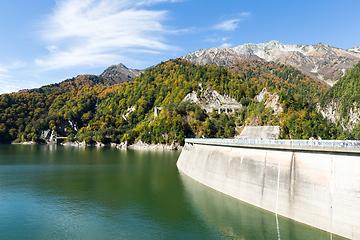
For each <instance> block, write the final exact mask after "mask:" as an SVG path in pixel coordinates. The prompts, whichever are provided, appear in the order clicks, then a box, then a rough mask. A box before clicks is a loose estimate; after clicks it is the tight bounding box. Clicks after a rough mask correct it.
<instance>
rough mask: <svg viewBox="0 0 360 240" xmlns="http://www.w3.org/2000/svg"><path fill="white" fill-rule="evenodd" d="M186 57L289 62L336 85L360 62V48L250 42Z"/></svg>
mask: <svg viewBox="0 0 360 240" xmlns="http://www.w3.org/2000/svg"><path fill="white" fill-rule="evenodd" d="M183 58H184V59H187V60H190V61H192V62H194V63H197V64H210V63H215V64H219V65H223V66H229V65H232V64H233V63H235V62H237V61H239V60H240V59H263V60H266V61H274V62H280V63H283V64H289V65H291V66H293V67H295V68H297V69H299V70H300V71H302V72H303V73H304V74H307V75H308V76H310V77H312V78H314V79H317V80H319V81H321V82H327V83H328V84H330V85H332V84H334V83H335V82H336V81H337V80H338V79H339V78H341V77H342V76H344V75H345V72H346V70H347V69H349V68H352V67H353V66H354V64H356V63H357V62H359V61H360V47H355V48H351V49H348V50H344V49H340V48H335V47H332V46H330V45H326V44H324V43H318V44H314V45H300V44H283V43H281V42H279V41H270V42H269V43H259V44H254V43H247V44H244V45H239V46H237V47H234V48H211V49H208V50H206V49H202V50H199V51H196V52H192V53H188V54H186V55H185V56H184V57H183Z"/></svg>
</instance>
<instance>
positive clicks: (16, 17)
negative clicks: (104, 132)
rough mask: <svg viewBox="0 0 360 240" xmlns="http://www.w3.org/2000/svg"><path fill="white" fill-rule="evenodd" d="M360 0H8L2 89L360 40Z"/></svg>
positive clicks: (0, 36) (2, 29)
mask: <svg viewBox="0 0 360 240" xmlns="http://www.w3.org/2000/svg"><path fill="white" fill-rule="evenodd" d="M359 9H360V1H359V0H343V1H338V0H336V1H335V0H312V1H308V0H302V1H283V0H278V1H277V0H273V1H269V0H267V1H265V0H263V1H260V0H251V1H249V0H246V1H243V0H221V1H212V0H31V1H29V0H11V1H0V94H3V93H11V92H15V91H18V90H21V89H30V88H37V87H41V86H43V85H47V84H52V83H58V82H61V81H63V80H65V79H68V78H72V77H76V76H78V75H81V74H95V75H99V74H101V73H102V72H103V71H104V70H105V69H106V68H107V67H109V66H111V65H114V64H119V63H123V64H125V65H126V66H127V67H129V68H135V69H144V68H147V67H150V66H153V65H156V64H158V63H160V62H162V61H167V60H169V59H174V58H178V57H181V56H184V55H185V54H187V53H188V52H193V51H196V50H199V49H203V48H211V47H235V46H238V45H242V44H245V43H266V42H269V41H271V40H278V41H280V42H282V43H284V44H308V45H312V44H316V43H319V42H323V43H325V44H329V45H331V46H334V47H338V48H343V49H348V48H351V47H355V46H360V14H359Z"/></svg>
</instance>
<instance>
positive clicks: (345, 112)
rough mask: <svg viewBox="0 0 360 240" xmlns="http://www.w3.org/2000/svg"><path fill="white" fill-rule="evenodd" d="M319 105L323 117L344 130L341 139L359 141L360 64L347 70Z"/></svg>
mask: <svg viewBox="0 0 360 240" xmlns="http://www.w3.org/2000/svg"><path fill="white" fill-rule="evenodd" d="M320 103H321V104H320V110H321V112H322V113H323V115H324V117H326V118H328V119H329V121H332V122H334V123H335V124H337V125H338V126H341V127H342V128H343V129H344V130H345V131H344V134H343V138H355V139H360V131H359V130H360V126H359V123H360V63H358V64H356V65H355V66H354V68H352V69H349V70H348V71H347V73H346V75H345V76H344V77H343V78H342V79H340V80H339V81H338V82H337V83H336V84H335V85H334V87H332V88H331V89H329V90H328V91H327V92H326V94H324V95H323V96H322V97H321V100H320Z"/></svg>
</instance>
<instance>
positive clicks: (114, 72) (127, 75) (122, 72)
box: [99, 63, 143, 84]
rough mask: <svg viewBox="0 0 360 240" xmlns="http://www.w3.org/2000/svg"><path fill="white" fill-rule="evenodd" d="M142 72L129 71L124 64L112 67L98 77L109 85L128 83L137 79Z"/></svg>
mask: <svg viewBox="0 0 360 240" xmlns="http://www.w3.org/2000/svg"><path fill="white" fill-rule="evenodd" d="M141 73H143V71H141V70H137V69H131V68H128V67H126V66H125V65H124V64H122V63H119V64H118V65H112V66H110V67H108V68H107V69H105V70H104V72H103V73H102V74H100V75H99V76H100V77H102V78H104V79H105V80H107V82H109V83H111V84H117V83H123V82H130V81H132V80H134V79H135V78H136V77H138V76H139V75H140V74H141Z"/></svg>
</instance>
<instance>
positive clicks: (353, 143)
mask: <svg viewBox="0 0 360 240" xmlns="http://www.w3.org/2000/svg"><path fill="white" fill-rule="evenodd" d="M185 142H199V143H231V144H262V145H285V146H318V147H347V148H360V141H359V140H259V139H220V138H187V139H185Z"/></svg>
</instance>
